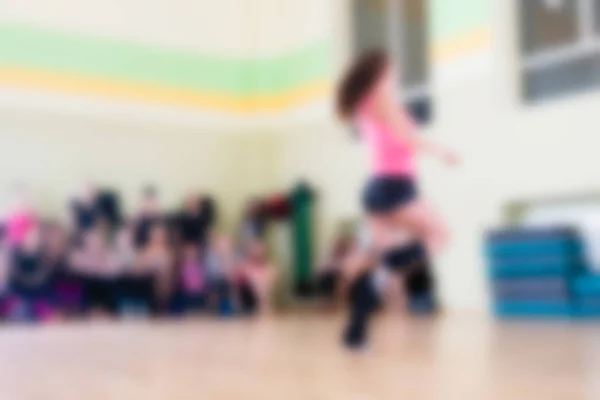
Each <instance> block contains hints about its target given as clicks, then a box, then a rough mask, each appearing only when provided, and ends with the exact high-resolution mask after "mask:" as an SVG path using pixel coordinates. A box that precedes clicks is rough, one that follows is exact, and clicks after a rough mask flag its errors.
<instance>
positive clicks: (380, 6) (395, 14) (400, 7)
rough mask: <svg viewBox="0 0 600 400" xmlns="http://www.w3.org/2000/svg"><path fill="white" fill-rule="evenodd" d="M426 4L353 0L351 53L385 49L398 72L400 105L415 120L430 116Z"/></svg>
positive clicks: (408, 0) (409, 0) (420, 0)
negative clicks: (406, 108)
mask: <svg viewBox="0 0 600 400" xmlns="http://www.w3.org/2000/svg"><path fill="white" fill-rule="evenodd" d="M426 2H427V0H353V1H352V3H353V7H354V10H353V11H354V35H355V38H354V39H355V50H356V53H357V54H358V53H360V52H363V51H366V50H370V49H387V50H388V51H389V52H390V53H391V54H392V55H393V57H394V58H395V59H396V60H397V64H398V65H399V67H400V69H401V71H400V76H401V82H398V84H399V85H401V87H402V93H403V95H404V101H405V104H406V106H407V107H408V108H409V109H410V110H411V112H412V114H413V115H414V116H415V118H416V119H417V120H418V121H420V122H425V121H428V120H429V118H430V116H431V104H430V103H431V101H430V91H429V86H428V81H429V58H428V35H427V7H426V4H427V3H426Z"/></svg>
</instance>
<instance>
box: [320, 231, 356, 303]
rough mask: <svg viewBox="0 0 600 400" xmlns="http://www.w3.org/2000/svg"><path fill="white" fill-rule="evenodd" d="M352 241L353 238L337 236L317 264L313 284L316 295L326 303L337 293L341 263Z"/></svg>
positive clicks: (330, 301)
mask: <svg viewBox="0 0 600 400" xmlns="http://www.w3.org/2000/svg"><path fill="white" fill-rule="evenodd" d="M352 242H353V239H352V238H350V237H347V236H342V237H339V238H338V239H337V240H336V241H335V243H334V245H333V249H332V250H331V252H330V254H328V256H327V258H326V259H325V260H324V261H323V262H322V263H321V264H320V265H319V268H318V271H317V276H316V285H315V286H316V290H317V295H318V296H319V297H321V298H322V299H324V300H326V301H327V302H328V303H332V302H333V301H334V299H335V297H336V294H337V293H338V289H339V288H338V286H339V281H340V279H341V268H342V263H343V261H344V259H345V257H346V256H347V254H348V252H349V251H350V250H351V247H352Z"/></svg>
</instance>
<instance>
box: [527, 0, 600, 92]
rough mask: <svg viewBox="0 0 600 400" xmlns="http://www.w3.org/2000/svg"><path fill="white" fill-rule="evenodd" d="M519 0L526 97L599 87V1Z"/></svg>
mask: <svg viewBox="0 0 600 400" xmlns="http://www.w3.org/2000/svg"><path fill="white" fill-rule="evenodd" d="M519 1H520V5H521V21H520V25H521V52H522V56H523V86H524V87H523V92H524V96H525V99H526V100H528V101H539V100H544V99H549V98H554V97H559V96H564V95H567V94H571V93H577V92H583V91H587V90H590V89H600V0H519Z"/></svg>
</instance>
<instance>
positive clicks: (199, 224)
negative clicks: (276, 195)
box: [177, 194, 212, 245]
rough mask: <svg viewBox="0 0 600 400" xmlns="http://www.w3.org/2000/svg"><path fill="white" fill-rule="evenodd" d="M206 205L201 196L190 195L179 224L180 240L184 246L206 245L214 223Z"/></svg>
mask: <svg viewBox="0 0 600 400" xmlns="http://www.w3.org/2000/svg"><path fill="white" fill-rule="evenodd" d="M204 205H205V202H204V199H203V197H202V196H200V195H196V194H194V195H190V196H188V198H187V199H186V201H185V204H184V208H183V211H182V213H181V214H180V215H179V218H178V223H177V230H178V236H179V240H180V241H181V243H182V244H183V245H188V244H196V245H203V244H205V242H206V239H207V234H208V231H209V229H210V228H211V224H212V221H211V218H209V217H210V216H209V215H208V213H206V210H205V209H204V207H203V206H204Z"/></svg>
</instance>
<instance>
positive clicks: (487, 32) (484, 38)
mask: <svg viewBox="0 0 600 400" xmlns="http://www.w3.org/2000/svg"><path fill="white" fill-rule="evenodd" d="M491 41H492V32H491V29H490V27H487V26H486V27H482V28H478V29H475V30H472V31H469V32H467V33H464V34H462V35H458V36H456V37H454V38H452V39H448V40H444V41H441V42H439V43H435V44H434V45H433V48H432V57H433V60H434V62H435V63H445V62H448V61H452V60H453V59H456V58H460V57H464V56H467V55H469V54H470V53H474V52H477V51H480V50H483V49H485V48H487V47H489V46H490V45H491Z"/></svg>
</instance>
